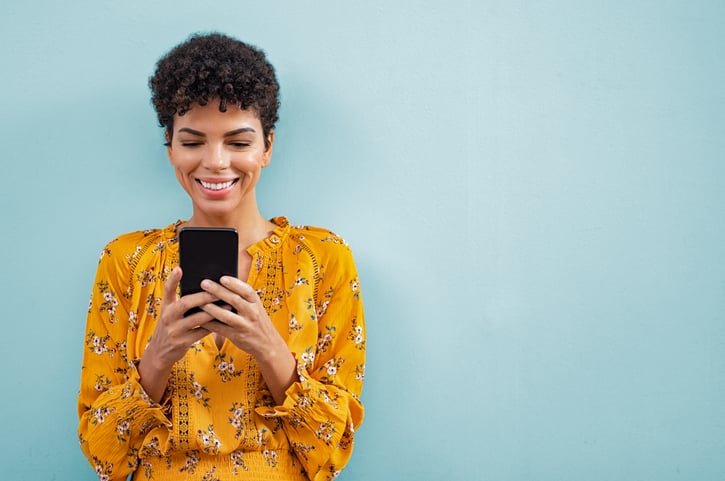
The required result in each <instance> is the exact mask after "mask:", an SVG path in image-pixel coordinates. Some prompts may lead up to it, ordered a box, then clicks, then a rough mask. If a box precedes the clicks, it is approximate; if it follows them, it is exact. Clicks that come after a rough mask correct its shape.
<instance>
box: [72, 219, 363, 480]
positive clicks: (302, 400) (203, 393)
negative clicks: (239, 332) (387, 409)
mask: <svg viewBox="0 0 725 481" xmlns="http://www.w3.org/2000/svg"><path fill="white" fill-rule="evenodd" d="M273 221H274V223H275V224H276V225H277V227H276V229H275V230H274V232H273V234H272V235H271V236H270V237H268V238H266V239H264V240H262V241H260V242H258V243H256V244H255V245H253V246H251V247H250V248H249V249H248V252H249V254H250V255H251V256H252V267H251V269H250V272H249V278H248V280H247V282H248V283H249V284H250V285H251V286H253V287H254V288H255V289H257V292H258V294H259V296H260V298H261V299H262V302H263V303H264V306H265V308H266V310H267V313H268V314H269V316H270V318H271V319H272V322H273V323H274V325H275V326H276V327H277V330H278V331H279V332H280V334H281V335H282V336H283V337H284V338H285V339H286V341H287V345H288V346H289V348H290V350H291V351H292V352H293V354H294V356H295V358H296V360H297V372H298V375H299V380H298V382H295V383H294V384H292V386H291V387H290V388H289V389H288V390H287V392H286V399H285V401H284V403H283V405H281V406H276V405H275V403H274V400H273V398H272V396H271V395H270V393H269V390H268V389H267V386H266V385H265V383H264V380H263V379H262V376H261V374H260V372H259V368H258V366H257V364H256V361H255V360H254V358H252V357H251V356H250V355H248V354H247V353H245V352H244V351H242V350H240V349H238V348H237V347H236V346H234V345H233V344H232V343H231V342H230V341H229V340H226V341H225V343H224V344H223V345H222V347H221V348H220V349H218V348H217V346H216V344H215V342H214V340H213V338H212V337H211V336H207V337H206V338H204V339H202V340H201V341H199V342H197V343H195V344H194V345H192V346H191V348H190V349H189V351H188V352H187V353H186V355H185V356H184V357H183V358H182V359H181V360H180V361H178V362H177V363H176V364H175V365H174V368H173V371H172V373H171V376H170V378H169V384H168V387H167V390H166V393H165V395H164V399H163V400H162V401H161V403H160V404H158V403H155V402H153V401H152V400H151V399H150V398H149V397H148V395H147V394H146V393H145V392H144V390H143V388H142V387H141V385H140V384H139V374H138V372H137V370H136V364H137V361H138V360H139V359H140V358H141V357H142V355H143V353H144V350H145V348H146V345H147V344H148V341H149V339H150V338H151V336H152V334H153V332H154V327H155V325H156V319H157V316H158V315H159V311H160V306H161V301H162V297H163V284H164V281H165V279H166V278H167V276H168V275H169V273H170V272H171V270H172V269H173V268H174V267H175V266H176V265H177V264H178V248H177V247H178V246H177V242H176V227H177V226H178V225H179V222H177V223H175V224H172V225H169V226H168V227H166V228H165V229H156V230H148V231H142V232H133V233H129V234H125V235H122V236H120V237H118V238H117V239H115V240H113V241H111V242H110V243H109V244H108V245H107V246H106V247H105V249H104V250H103V252H102V254H101V258H100V260H99V264H98V271H97V274H96V279H95V284H94V288H93V293H92V296H91V302H90V306H89V309H88V320H87V326H86V337H85V350H84V356H83V369H82V373H81V386H80V394H79V397H78V414H79V418H80V423H79V426H78V435H79V439H80V444H81V449H82V450H83V452H84V453H85V455H86V456H87V458H88V460H89V462H90V463H91V465H92V466H93V467H94V468H95V470H96V473H97V474H98V477H99V478H100V479H101V480H122V479H126V477H127V476H128V474H129V473H133V478H132V479H134V480H142V479H146V480H148V479H153V480H156V481H163V480H175V481H183V480H191V479H194V480H230V479H245V480H247V479H249V480H315V481H317V480H328V479H333V478H334V477H335V476H337V475H338V474H339V473H340V471H341V470H342V468H343V467H344V466H345V464H346V463H347V461H348V460H349V458H350V455H351V453H352V444H353V433H354V430H355V429H356V428H357V427H358V426H359V425H360V423H361V422H362V419H363V406H362V404H361V402H360V399H359V395H360V392H361V390H362V384H363V378H364V374H365V327H364V320H363V305H362V300H361V297H360V286H359V282H358V276H357V272H356V269H355V264H354V262H353V259H352V254H351V253H350V250H349V248H348V246H347V245H346V244H345V242H344V241H343V240H342V239H341V238H340V237H338V236H336V235H335V234H333V233H331V232H329V231H326V230H324V229H320V228H315V227H292V226H290V225H289V224H288V222H287V219H285V218H284V217H279V218H276V219H273Z"/></svg>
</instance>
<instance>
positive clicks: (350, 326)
mask: <svg viewBox="0 0 725 481" xmlns="http://www.w3.org/2000/svg"><path fill="white" fill-rule="evenodd" d="M338 247H339V248H338V249H336V250H335V254H336V255H335V257H334V259H332V260H330V261H329V264H328V266H327V268H326V270H325V275H324V278H323V281H322V282H321V283H320V286H319V293H320V299H317V300H316V310H317V316H316V317H317V319H316V322H317V325H318V340H317V345H316V349H314V348H313V351H315V352H307V353H296V354H295V355H296V358H297V379H296V381H295V382H294V383H293V384H292V385H291V386H290V387H289V388H288V389H287V391H286V398H285V400H284V402H283V403H282V405H280V406H277V407H275V408H258V409H257V412H258V413H259V414H260V415H262V416H267V417H280V418H281V419H282V421H283V426H284V429H285V432H286V433H287V437H288V439H289V441H290V444H291V446H292V448H293V449H294V450H295V452H296V453H297V456H298V458H299V459H300V460H301V462H302V463H303V465H304V467H305V471H306V472H307V474H308V476H309V477H310V479H312V480H314V481H322V480H329V479H333V478H334V477H335V476H336V475H337V474H339V472H340V471H341V470H342V468H343V467H344V466H345V465H346V464H347V462H348V461H349V459H350V456H351V454H352V447H353V446H352V445H353V436H354V431H355V429H357V428H358V427H359V426H360V424H361V423H362V419H363V414H364V410H363V406H362V403H361V402H360V399H359V396H360V393H361V391H362V384H363V379H364V373H365V325H364V313H363V304H362V299H361V297H360V290H359V281H358V277H357V272H356V269H355V265H354V262H353V259H352V255H351V254H350V252H349V249H347V247H346V246H338Z"/></svg>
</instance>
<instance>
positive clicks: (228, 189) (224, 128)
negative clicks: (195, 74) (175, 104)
mask: <svg viewBox="0 0 725 481" xmlns="http://www.w3.org/2000/svg"><path fill="white" fill-rule="evenodd" d="M173 125H174V126H173V129H174V130H173V136H172V139H171V143H170V145H169V148H168V154H169V160H170V161H171V165H173V167H174V171H175V173H176V178H177V179H178V181H179V183H180V184H181V186H182V187H183V188H184V190H185V191H186V192H187V193H188V194H189V196H190V197H191V201H192V204H193V206H194V218H195V219H196V220H199V221H207V222H208V221H210V220H212V219H217V220H224V219H228V218H229V217H230V216H234V217H236V215H244V213H245V212H246V211H247V210H249V209H254V211H256V209H257V206H256V193H255V186H256V185H257V181H258V180H259V175H260V172H261V170H262V168H263V167H265V166H267V165H268V164H269V161H270V158H271V157H272V144H273V141H274V134H273V133H270V135H269V139H268V144H269V146H268V147H267V146H265V142H264V140H265V139H264V134H263V133H262V124H261V122H260V120H259V116H258V115H257V114H256V113H255V112H254V111H252V110H242V109H240V108H239V107H238V106H236V105H229V106H228V107H227V111H226V112H220V111H219V103H218V102H214V101H210V102H209V103H208V104H207V105H205V106H200V105H194V106H193V107H192V109H191V110H189V111H188V112H187V113H185V114H184V115H182V116H179V115H176V116H175V117H174V124H173ZM250 212H251V211H250Z"/></svg>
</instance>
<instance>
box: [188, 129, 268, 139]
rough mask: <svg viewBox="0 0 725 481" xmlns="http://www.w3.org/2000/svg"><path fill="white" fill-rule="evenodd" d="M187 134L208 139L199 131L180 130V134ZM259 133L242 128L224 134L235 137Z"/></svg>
mask: <svg viewBox="0 0 725 481" xmlns="http://www.w3.org/2000/svg"><path fill="white" fill-rule="evenodd" d="M181 132H186V133H187V134H191V135H197V136H199V137H206V134H205V133H204V132H200V131H198V130H194V129H190V128H189V127H182V128H180V129H179V133H181ZM256 132H257V131H256V130H254V129H253V128H252V127H242V128H241V129H236V130H232V131H229V132H227V133H225V134H224V137H233V136H235V135H237V134H246V133H256Z"/></svg>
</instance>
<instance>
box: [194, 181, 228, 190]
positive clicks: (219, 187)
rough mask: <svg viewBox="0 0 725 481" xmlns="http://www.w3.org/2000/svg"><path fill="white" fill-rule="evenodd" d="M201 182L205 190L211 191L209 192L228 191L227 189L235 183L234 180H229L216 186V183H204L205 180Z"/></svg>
mask: <svg viewBox="0 0 725 481" xmlns="http://www.w3.org/2000/svg"><path fill="white" fill-rule="evenodd" d="M199 182H200V183H201V185H202V187H204V188H205V189H209V190H222V189H226V188H229V187H231V186H232V184H233V183H234V181H233V180H228V181H226V182H220V183H218V184H214V183H211V182H204V181H203V180H200V181H199Z"/></svg>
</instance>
